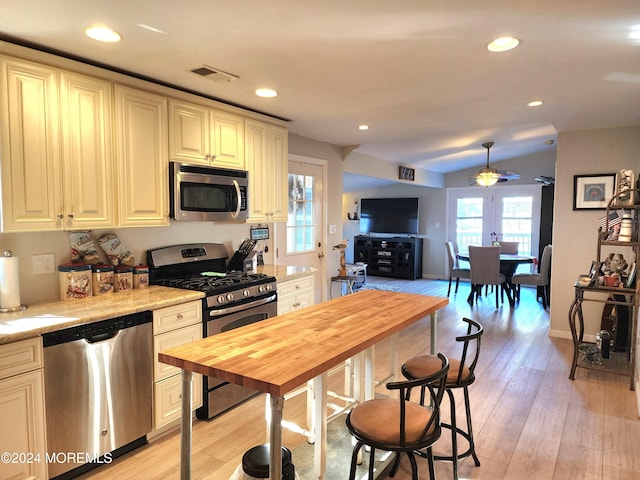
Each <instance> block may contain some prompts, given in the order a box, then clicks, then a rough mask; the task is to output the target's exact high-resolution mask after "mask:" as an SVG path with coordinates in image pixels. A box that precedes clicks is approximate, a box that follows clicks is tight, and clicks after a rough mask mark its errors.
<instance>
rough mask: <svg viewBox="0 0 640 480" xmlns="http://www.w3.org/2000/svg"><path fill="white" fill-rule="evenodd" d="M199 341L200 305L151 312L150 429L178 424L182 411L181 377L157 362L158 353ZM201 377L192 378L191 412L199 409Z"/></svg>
mask: <svg viewBox="0 0 640 480" xmlns="http://www.w3.org/2000/svg"><path fill="white" fill-rule="evenodd" d="M201 338H202V303H201V302H200V301H195V302H189V303H184V304H181V305H175V306H172V307H166V308H162V309H159V310H154V312H153V357H154V369H153V380H154V389H153V392H154V401H153V405H154V409H153V410H154V414H153V418H154V429H155V430H159V429H166V428H168V426H173V425H176V424H177V423H179V420H180V412H181V407H182V375H181V370H180V369H179V368H177V367H173V366H171V365H167V364H165V363H161V362H159V361H158V353H159V352H162V351H164V350H168V349H170V348H173V347H178V346H180V345H184V344H186V343H191V342H195V341H196V340H199V339H201ZM201 392H202V375H198V374H194V375H193V402H192V408H193V409H194V410H195V409H196V408H198V407H199V406H201V405H202V393H201Z"/></svg>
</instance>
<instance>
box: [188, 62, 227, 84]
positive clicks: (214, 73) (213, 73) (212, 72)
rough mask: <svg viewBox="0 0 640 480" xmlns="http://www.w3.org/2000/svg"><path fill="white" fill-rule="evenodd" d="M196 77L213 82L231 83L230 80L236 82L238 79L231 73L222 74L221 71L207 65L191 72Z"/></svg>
mask: <svg viewBox="0 0 640 480" xmlns="http://www.w3.org/2000/svg"><path fill="white" fill-rule="evenodd" d="M191 71H192V72H193V73H195V74H196V75H200V76H201V77H205V78H207V79H209V80H213V81H214V82H227V83H228V82H231V81H232V80H237V79H238V78H239V77H237V76H236V75H232V74H231V73H227V72H223V71H222V70H218V69H217V68H213V67H210V66H208V65H203V66H201V67H196V68H194V69H193V70H191Z"/></svg>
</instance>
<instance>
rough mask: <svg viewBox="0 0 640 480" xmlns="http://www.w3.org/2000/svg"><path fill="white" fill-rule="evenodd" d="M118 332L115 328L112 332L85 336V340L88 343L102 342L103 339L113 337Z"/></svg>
mask: <svg viewBox="0 0 640 480" xmlns="http://www.w3.org/2000/svg"><path fill="white" fill-rule="evenodd" d="M119 332H120V331H119V330H115V331H112V332H105V333H98V334H96V335H91V336H88V337H85V340H86V341H87V342H89V343H98V342H104V341H105V340H110V339H112V338H113V337H115V336H116V335H118V333H119Z"/></svg>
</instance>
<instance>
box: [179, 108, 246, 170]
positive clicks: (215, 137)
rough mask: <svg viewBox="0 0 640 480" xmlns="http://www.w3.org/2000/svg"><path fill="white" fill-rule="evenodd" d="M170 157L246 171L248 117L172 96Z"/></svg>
mask: <svg viewBox="0 0 640 480" xmlns="http://www.w3.org/2000/svg"><path fill="white" fill-rule="evenodd" d="M169 156H170V159H171V160H182V161H185V162H188V163H196V164H204V165H212V166H218V167H225V168H232V169H236V170H244V168H245V158H244V120H243V118H242V117H240V116H238V115H233V114H230V113H226V112H222V111H219V110H214V109H212V108H208V107H206V106H205V105H198V104H195V103H190V102H183V101H179V100H174V99H169Z"/></svg>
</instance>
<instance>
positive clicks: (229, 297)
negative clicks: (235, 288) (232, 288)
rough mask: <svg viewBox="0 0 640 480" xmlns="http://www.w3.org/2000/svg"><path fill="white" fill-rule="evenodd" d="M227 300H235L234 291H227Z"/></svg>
mask: <svg viewBox="0 0 640 480" xmlns="http://www.w3.org/2000/svg"><path fill="white" fill-rule="evenodd" d="M227 300H229V301H230V302H232V301H233V293H227Z"/></svg>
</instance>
